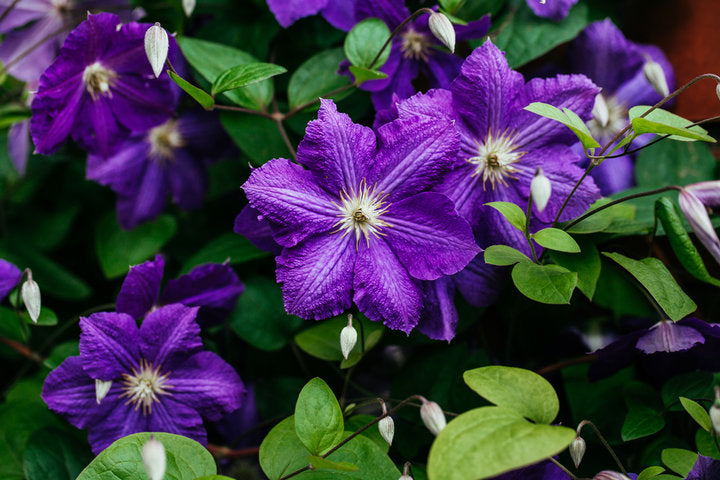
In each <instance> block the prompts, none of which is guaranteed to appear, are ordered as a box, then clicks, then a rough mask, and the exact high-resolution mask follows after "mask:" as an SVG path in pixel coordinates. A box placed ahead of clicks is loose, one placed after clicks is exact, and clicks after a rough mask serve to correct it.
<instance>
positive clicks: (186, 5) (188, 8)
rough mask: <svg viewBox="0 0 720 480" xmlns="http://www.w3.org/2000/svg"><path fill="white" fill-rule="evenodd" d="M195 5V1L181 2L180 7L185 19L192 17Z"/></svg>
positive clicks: (183, 0)
mask: <svg viewBox="0 0 720 480" xmlns="http://www.w3.org/2000/svg"><path fill="white" fill-rule="evenodd" d="M195 3H196V2H195V0H182V7H183V11H185V16H186V17H189V16H190V15H192V13H193V11H194V10H195Z"/></svg>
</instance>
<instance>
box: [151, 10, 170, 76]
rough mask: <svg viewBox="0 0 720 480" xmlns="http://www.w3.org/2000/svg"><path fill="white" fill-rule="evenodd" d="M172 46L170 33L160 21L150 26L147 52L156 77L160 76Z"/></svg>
mask: <svg viewBox="0 0 720 480" xmlns="http://www.w3.org/2000/svg"><path fill="white" fill-rule="evenodd" d="M169 48H170V44H169V40H168V34H167V32H166V31H165V29H164V28H162V27H161V26H160V24H159V23H157V22H155V25H153V26H152V27H150V28H148V29H147V31H146V32H145V54H146V55H147V58H148V61H149V62H150V66H151V67H152V69H153V73H154V74H155V78H157V77H159V76H160V74H161V73H162V71H163V67H164V66H165V60H167V56H168V49H169Z"/></svg>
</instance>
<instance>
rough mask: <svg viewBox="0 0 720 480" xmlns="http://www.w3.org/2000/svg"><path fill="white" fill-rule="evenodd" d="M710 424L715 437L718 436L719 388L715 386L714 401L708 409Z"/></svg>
mask: <svg viewBox="0 0 720 480" xmlns="http://www.w3.org/2000/svg"><path fill="white" fill-rule="evenodd" d="M710 422H711V423H712V428H713V430H715V434H716V435H720V387H718V386H717V385H716V386H715V401H714V402H713V404H712V407H710Z"/></svg>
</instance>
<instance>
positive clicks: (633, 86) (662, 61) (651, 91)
mask: <svg viewBox="0 0 720 480" xmlns="http://www.w3.org/2000/svg"><path fill="white" fill-rule="evenodd" d="M635 47H636V49H637V51H638V52H639V54H640V55H641V56H642V58H643V65H644V63H645V62H647V61H648V59H649V60H651V61H653V62H656V63H657V64H658V65H660V68H661V69H662V73H663V75H664V76H665V82H666V83H667V86H668V88H669V89H670V91H671V92H672V91H673V90H674V89H675V81H676V80H675V71H674V70H673V67H672V64H671V63H670V60H668V58H667V57H666V56H665V54H664V53H663V51H662V50H660V48H658V47H656V46H655V45H635ZM615 95H616V97H617V98H618V100H619V101H621V102H622V103H624V104H626V105H643V104H645V105H653V104H655V103H657V102H658V101H660V99H662V96H661V95H660V94H659V93H658V92H657V91H656V90H655V88H654V87H653V86H652V85H651V84H650V82H649V81H648V79H647V77H646V76H645V72H644V71H643V68H642V66H641V67H640V68H639V69H638V71H637V72H636V73H635V75H634V76H628V77H626V79H625V82H624V83H623V84H622V85H621V86H620V87H619V88H618V89H617V90H616V91H615Z"/></svg>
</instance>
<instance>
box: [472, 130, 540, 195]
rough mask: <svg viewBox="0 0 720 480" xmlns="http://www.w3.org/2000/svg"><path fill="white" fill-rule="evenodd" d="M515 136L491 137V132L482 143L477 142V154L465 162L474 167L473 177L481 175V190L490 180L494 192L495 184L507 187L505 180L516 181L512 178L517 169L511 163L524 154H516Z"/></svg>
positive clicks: (507, 134)
mask: <svg viewBox="0 0 720 480" xmlns="http://www.w3.org/2000/svg"><path fill="white" fill-rule="evenodd" d="M514 140H515V135H514V134H512V133H508V131H507V130H506V131H505V132H503V133H501V134H500V135H498V136H493V134H492V132H488V136H487V138H485V142H484V143H482V144H481V143H479V142H478V141H477V140H476V141H475V144H476V145H477V152H478V154H477V155H476V156H474V157H470V158H468V159H467V161H468V162H469V163H471V164H473V165H475V172H474V173H473V176H475V175H482V179H483V189H485V188H486V187H485V184H486V183H487V181H488V180H490V185H491V186H492V188H493V190H495V184H496V183H499V184H501V185H503V186H505V187H507V181H506V178H508V177H509V178H512V179H516V177H515V176H514V174H515V173H517V172H518V169H517V168H515V167H514V166H513V163H516V162H518V161H519V160H520V159H521V158H522V156H523V155H525V153H526V152H518V151H517V148H518V147H517V146H516V145H515V144H514Z"/></svg>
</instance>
